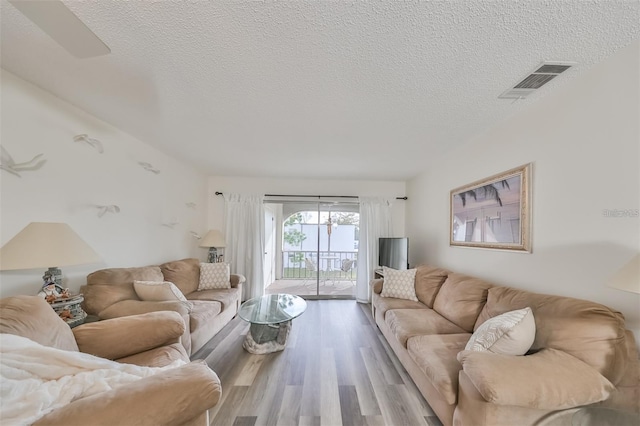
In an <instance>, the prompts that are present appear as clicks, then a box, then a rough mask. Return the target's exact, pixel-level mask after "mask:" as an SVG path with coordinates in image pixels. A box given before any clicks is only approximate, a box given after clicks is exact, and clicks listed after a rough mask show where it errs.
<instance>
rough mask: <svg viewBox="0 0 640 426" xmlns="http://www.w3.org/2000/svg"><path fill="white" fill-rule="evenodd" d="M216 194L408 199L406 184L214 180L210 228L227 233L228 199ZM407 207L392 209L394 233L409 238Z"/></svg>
mask: <svg viewBox="0 0 640 426" xmlns="http://www.w3.org/2000/svg"><path fill="white" fill-rule="evenodd" d="M238 161H242V159H239V160H238ZM216 191H219V192H223V193H229V192H231V193H242V194H283V195H358V196H380V197H392V198H395V197H402V196H404V195H405V182H395V181H356V180H351V181H339V180H320V179H294V178H291V179H281V178H277V179H276V178H250V177H226V176H210V177H209V189H208V193H209V218H208V219H209V228H212V229H220V230H224V224H225V222H224V220H225V219H224V199H223V197H222V196H216V195H215V192H216ZM405 203H406V201H404V200H395V201H394V203H393V207H392V215H393V217H392V220H393V232H394V235H397V236H404V235H405Z"/></svg>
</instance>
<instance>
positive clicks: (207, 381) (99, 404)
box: [35, 361, 222, 426]
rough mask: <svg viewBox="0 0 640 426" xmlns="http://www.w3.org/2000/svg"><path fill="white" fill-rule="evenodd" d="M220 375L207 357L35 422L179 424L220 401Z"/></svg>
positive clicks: (73, 404) (75, 403) (81, 402)
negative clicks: (215, 371) (205, 359)
mask: <svg viewBox="0 0 640 426" xmlns="http://www.w3.org/2000/svg"><path fill="white" fill-rule="evenodd" d="M221 389H222V388H221V386H220V379H219V378H218V376H217V375H216V373H214V372H213V371H212V370H211V369H210V368H209V367H208V366H207V364H206V363H205V362H204V361H195V362H192V363H190V364H187V365H185V366H182V367H179V368H174V369H171V370H166V371H162V372H159V373H157V374H155V375H153V376H150V377H145V378H143V379H140V380H137V381H135V382H133V383H130V384H127V385H124V386H121V387H119V388H117V389H113V390H110V391H107V392H100V393H98V394H95V395H92V396H90V397H86V398H81V399H79V400H76V401H74V402H72V403H70V404H68V405H66V406H64V407H62V408H59V409H57V410H55V411H53V412H51V413H49V414H47V415H46V416H44V417H43V418H41V419H40V420H39V421H37V422H36V423H35V424H36V425H64V424H67V425H89V424H90V425H105V426H107V425H109V426H110V425H134V424H135V425H176V424H183V423H187V422H188V421H190V420H191V419H194V418H197V417H198V416H201V415H202V413H204V412H205V411H206V410H208V409H209V408H211V407H213V406H214V405H216V404H217V403H218V400H219V399H220V394H221V392H222V390H221Z"/></svg>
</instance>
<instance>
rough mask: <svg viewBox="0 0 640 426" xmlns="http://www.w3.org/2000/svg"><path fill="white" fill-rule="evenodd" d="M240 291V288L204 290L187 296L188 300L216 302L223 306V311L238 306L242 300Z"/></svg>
mask: <svg viewBox="0 0 640 426" xmlns="http://www.w3.org/2000/svg"><path fill="white" fill-rule="evenodd" d="M241 296H242V295H241V294H240V291H239V289H238V288H229V289H226V288H225V289H216V290H202V291H196V292H194V293H191V294H189V295H187V299H188V300H190V301H193V300H215V301H218V302H220V303H221V304H222V310H224V309H227V308H230V307H232V306H234V305H237V304H238V301H239V300H240V297H241Z"/></svg>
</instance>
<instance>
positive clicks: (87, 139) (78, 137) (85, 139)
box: [73, 133, 104, 154]
mask: <svg viewBox="0 0 640 426" xmlns="http://www.w3.org/2000/svg"><path fill="white" fill-rule="evenodd" d="M73 141H74V142H83V143H86V144H87V145H89V146H92V147H93V148H95V149H96V151H98V152H99V153H100V154H102V153H103V152H104V149H103V148H102V142H100V141H99V140H98V139H94V138H90V137H89V135H87V134H86V133H83V134H81V135H76V136H74V137H73Z"/></svg>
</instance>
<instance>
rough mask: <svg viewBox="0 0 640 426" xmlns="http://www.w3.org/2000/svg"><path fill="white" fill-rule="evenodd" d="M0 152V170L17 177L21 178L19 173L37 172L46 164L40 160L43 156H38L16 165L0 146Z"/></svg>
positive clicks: (43, 160)
mask: <svg viewBox="0 0 640 426" xmlns="http://www.w3.org/2000/svg"><path fill="white" fill-rule="evenodd" d="M0 151H1V152H0V169H2V170H4V171H5V172H9V173H11V174H12V175H16V176H18V177H22V176H20V173H19V172H26V171H33V170H38V169H39V168H40V167H42V166H43V165H44V163H46V162H47V160H45V159H43V158H42V156H43V154H38V155H36V156H35V157H33V158H32V159H31V160H29V161H25V162H23V163H16V162H15V161H14V160H13V158H12V157H11V154H9V152H8V151H7V150H6V149H5V147H4V146H0Z"/></svg>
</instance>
